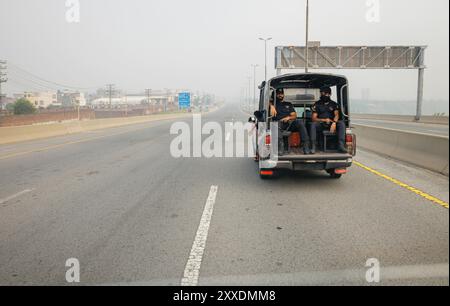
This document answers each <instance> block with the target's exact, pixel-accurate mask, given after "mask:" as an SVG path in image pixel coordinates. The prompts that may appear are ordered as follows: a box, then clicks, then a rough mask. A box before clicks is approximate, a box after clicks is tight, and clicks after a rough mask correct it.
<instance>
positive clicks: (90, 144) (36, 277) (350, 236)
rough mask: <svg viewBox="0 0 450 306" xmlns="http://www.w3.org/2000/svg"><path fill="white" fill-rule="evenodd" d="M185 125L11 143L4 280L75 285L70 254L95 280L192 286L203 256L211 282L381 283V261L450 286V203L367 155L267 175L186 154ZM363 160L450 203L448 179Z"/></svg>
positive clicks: (387, 267) (222, 117) (384, 280)
mask: <svg viewBox="0 0 450 306" xmlns="http://www.w3.org/2000/svg"><path fill="white" fill-rule="evenodd" d="M246 119H247V116H246V115H245V114H243V113H242V112H241V111H240V110H239V108H238V107H237V106H233V105H230V106H227V107H225V108H223V109H221V110H219V111H216V112H214V113H211V114H208V115H206V116H204V117H203V121H217V122H219V123H220V124H222V125H224V124H225V122H232V121H239V120H242V121H244V122H246ZM183 121H184V122H187V123H188V124H190V125H192V124H191V122H192V121H191V119H185V120H183ZM172 123H173V122H171V121H159V122H151V123H146V124H139V125H134V126H127V127H122V128H113V129H108V130H102V131H96V132H91V133H82V134H77V135H71V136H66V137H56V138H51V139H46V140H39V141H33V142H27V143H20V144H14V145H4V146H0V173H1V174H2V175H1V176H0V285H66V284H67V282H66V271H67V269H68V268H66V266H65V263H66V260H67V259H69V258H76V259H78V260H79V262H80V268H81V279H80V281H81V282H80V284H81V285H105V284H112V285H118V284H120V285H125V284H131V285H180V284H181V282H182V279H183V278H184V277H186V270H187V266H189V263H191V264H192V260H194V261H195V262H194V263H193V264H194V267H195V269H197V270H196V271H197V272H196V273H198V274H197V275H198V276H199V277H198V279H197V280H194V281H195V282H196V283H198V284H199V285H314V284H321V285H349V284H358V285H367V284H368V283H367V281H366V278H365V275H366V271H367V268H366V266H365V265H366V262H367V260H368V259H371V258H375V259H377V260H378V261H379V263H380V265H381V283H380V284H381V285H390V284H405V285H416V284H417V285H419V284H420V285H422V284H425V285H448V284H449V275H448V274H449V268H448V263H449V216H448V209H447V208H445V207H443V206H441V205H438V204H436V203H434V202H432V201H430V199H427V198H425V197H423V196H421V195H418V194H417V193H414V192H412V191H411V190H408V189H407V188H405V187H404V186H403V187H402V186H399V185H398V184H396V183H394V182H393V181H390V180H388V179H386V178H384V177H381V176H380V175H376V174H374V173H373V172H370V171H368V170H367V169H364V168H362V167H360V166H357V165H355V166H354V167H352V168H351V169H350V172H349V174H347V175H346V176H344V177H343V178H342V179H341V180H332V179H330V178H329V176H328V175H327V174H326V173H325V172H304V173H289V172H287V173H282V174H281V176H280V177H278V178H277V179H272V180H267V181H263V180H261V179H260V178H259V176H258V174H257V164H256V163H255V162H254V161H253V160H252V159H250V158H212V159H207V158H179V159H176V158H173V157H172V156H171V154H170V150H169V147H170V143H171V141H172V140H173V138H174V137H175V136H173V135H170V133H169V130H170V127H171V125H172ZM357 161H358V162H360V163H361V165H364V166H367V167H370V168H371V169H374V170H377V171H379V172H380V173H383V174H385V175H386V176H389V177H392V178H395V179H397V180H399V181H401V182H404V183H406V184H408V185H410V186H414V187H415V188H418V189H419V190H421V191H423V192H426V193H428V194H430V195H432V196H434V197H435V198H437V199H440V200H442V201H444V202H447V203H448V201H449V185H448V184H449V182H448V178H447V177H444V176H441V175H438V174H434V173H432V172H428V171H425V170H421V169H417V168H414V167H411V166H408V165H403V164H401V163H398V162H395V161H392V160H388V159H385V158H382V157H379V156H377V155H374V154H371V153H369V152H363V151H360V152H359V154H358V156H357ZM205 225H206V226H205ZM194 274H195V273H194Z"/></svg>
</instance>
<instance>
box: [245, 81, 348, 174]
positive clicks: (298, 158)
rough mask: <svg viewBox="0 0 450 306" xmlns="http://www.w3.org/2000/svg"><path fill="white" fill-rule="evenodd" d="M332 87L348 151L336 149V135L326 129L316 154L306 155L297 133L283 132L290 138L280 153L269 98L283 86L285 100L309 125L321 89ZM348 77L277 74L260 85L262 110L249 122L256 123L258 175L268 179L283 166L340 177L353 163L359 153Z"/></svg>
mask: <svg viewBox="0 0 450 306" xmlns="http://www.w3.org/2000/svg"><path fill="white" fill-rule="evenodd" d="M323 86H329V87H331V88H332V89H333V92H334V93H335V97H333V100H335V101H336V102H337V103H338V104H339V106H340V120H343V121H344V122H345V126H346V149H347V152H346V153H339V151H338V150H337V135H336V134H331V133H327V132H325V133H324V134H323V135H319V137H318V140H319V141H318V142H319V146H318V148H319V150H318V151H317V152H316V154H312V155H309V154H308V155H307V154H304V152H303V151H302V150H301V149H300V144H301V142H302V140H301V139H299V137H300V136H299V134H298V133H291V132H280V133H283V135H282V137H286V138H288V139H289V141H288V142H289V148H288V151H287V153H285V154H283V155H280V154H278V132H279V131H278V127H277V126H276V125H275V124H273V123H274V120H273V119H274V118H272V117H270V108H269V105H270V99H271V97H272V96H273V93H274V92H276V91H277V90H278V89H283V90H284V93H285V96H286V98H285V100H286V101H288V102H290V103H292V104H293V106H294V107H295V110H296V112H297V116H298V119H297V120H303V121H304V122H305V124H306V126H307V127H309V125H310V124H311V122H312V110H311V107H312V106H313V105H314V103H315V102H317V101H318V100H319V99H320V88H321V87H323ZM348 96H349V94H348V81H347V78H346V77H344V76H340V75H332V74H312V73H304V74H287V75H283V76H278V77H275V78H273V79H271V80H269V81H268V82H267V83H266V82H263V83H262V85H261V86H260V101H259V109H258V110H257V111H256V112H255V113H254V116H255V117H251V118H250V121H251V122H254V123H255V124H256V126H257V132H256V141H255V142H254V144H255V152H257V158H256V160H257V161H258V162H259V175H260V176H261V178H263V179H264V178H269V177H272V176H274V175H275V174H276V172H277V171H278V170H280V169H290V170H293V171H302V170H322V171H323V170H325V171H326V172H328V173H329V174H330V176H331V177H332V178H336V179H338V178H341V176H342V175H343V174H345V173H347V169H348V168H349V167H351V166H352V163H353V157H354V156H355V155H356V136H355V135H354V134H353V132H352V130H351V127H350V106H349V97H348Z"/></svg>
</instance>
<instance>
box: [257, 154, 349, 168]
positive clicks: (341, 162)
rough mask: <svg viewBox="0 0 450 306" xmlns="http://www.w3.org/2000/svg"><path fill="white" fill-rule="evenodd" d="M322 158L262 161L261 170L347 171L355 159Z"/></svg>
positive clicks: (283, 158)
mask: <svg viewBox="0 0 450 306" xmlns="http://www.w3.org/2000/svg"><path fill="white" fill-rule="evenodd" d="M334 157H335V158H332V159H330V158H328V159H327V158H325V157H324V156H321V157H320V158H314V159H311V156H304V157H303V156H298V157H280V159H279V160H266V161H261V165H260V167H261V168H264V169H288V170H294V171H302V170H331V169H346V168H350V167H351V166H352V164H353V157H351V156H350V155H349V156H345V158H343V159H342V158H338V159H336V156H334Z"/></svg>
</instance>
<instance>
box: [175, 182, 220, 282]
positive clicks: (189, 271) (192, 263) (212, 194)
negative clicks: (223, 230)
mask: <svg viewBox="0 0 450 306" xmlns="http://www.w3.org/2000/svg"><path fill="white" fill-rule="evenodd" d="M218 189H219V187H217V186H211V189H210V191H209V196H208V199H207V200H206V204H205V208H204V210H203V215H202V218H201V220H200V225H199V227H198V230H197V234H196V235H195V239H194V244H193V245H192V249H191V253H190V255H189V259H188V261H187V264H186V268H185V269H184V277H183V279H182V280H181V285H182V286H197V284H198V279H199V276H200V268H201V265H202V260H203V254H204V252H205V248H206V240H207V239H208V232H209V225H210V223H211V217H212V214H213V210H214V204H215V202H216V197H217V191H218Z"/></svg>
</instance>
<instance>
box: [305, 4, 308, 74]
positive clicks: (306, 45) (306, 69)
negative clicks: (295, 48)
mask: <svg viewBox="0 0 450 306" xmlns="http://www.w3.org/2000/svg"><path fill="white" fill-rule="evenodd" d="M305 47H306V48H305V50H306V54H305V57H306V64H305V73H308V72H309V0H306V44H305Z"/></svg>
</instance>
